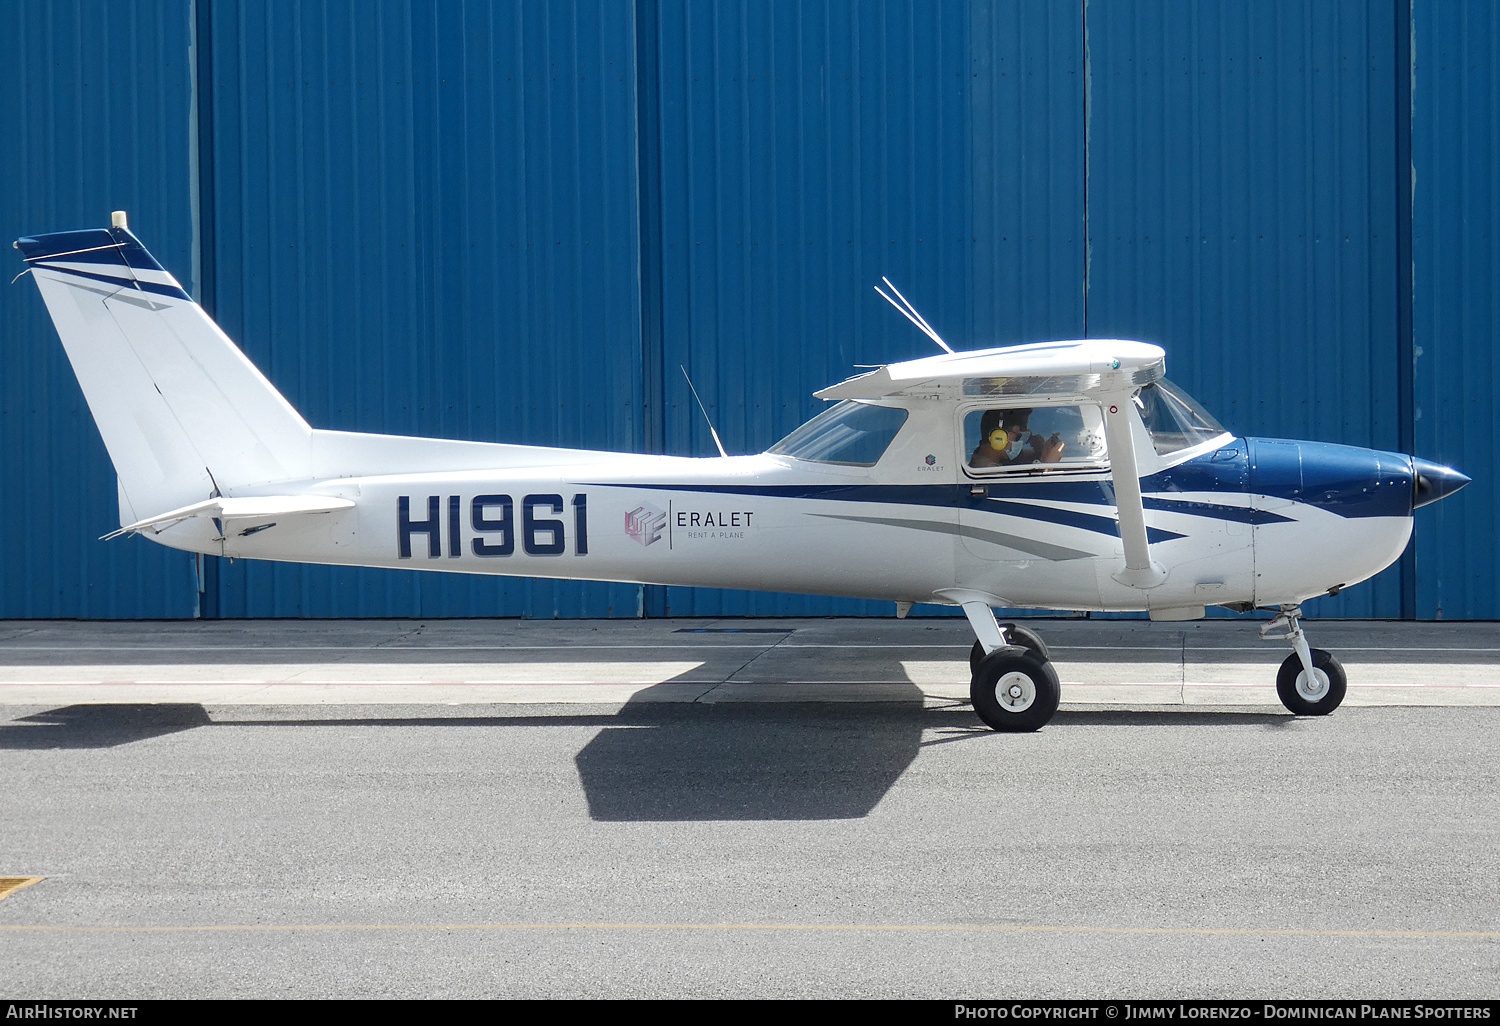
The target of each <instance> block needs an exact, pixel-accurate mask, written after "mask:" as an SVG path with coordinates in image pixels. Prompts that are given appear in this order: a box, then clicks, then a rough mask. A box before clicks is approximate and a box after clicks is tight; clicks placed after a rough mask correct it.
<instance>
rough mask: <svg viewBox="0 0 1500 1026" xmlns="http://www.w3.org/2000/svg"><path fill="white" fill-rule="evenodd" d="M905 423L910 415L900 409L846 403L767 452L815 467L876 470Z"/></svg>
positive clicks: (803, 426) (818, 417)
mask: <svg viewBox="0 0 1500 1026" xmlns="http://www.w3.org/2000/svg"><path fill="white" fill-rule="evenodd" d="M904 423H906V411H905V410H903V409H901V408H900V407H896V406H875V405H874V404H872V403H861V402H856V401H854V400H852V399H845V400H844V401H843V402H841V403H839V404H838V405H837V406H834V407H833V408H832V409H828V410H824V411H823V412H822V413H820V414H818V415H817V416H816V417H814V418H813V419H812V420H810V421H808V422H807V423H806V424H803V425H802V426H801V427H799V428H798V429H797V430H795V431H793V432H792V433H791V434H789V435H787V436H786V437H785V438H783V439H782V440H781V441H779V442H777V443H776V444H775V445H773V446H771V448H769V449H767V450H766V451H767V452H768V453H772V454H774V455H777V456H790V457H792V458H793V459H798V460H810V461H812V462H814V463H842V464H844V465H846V466H853V467H873V466H874V465H875V464H877V463H879V462H880V457H881V456H882V455H884V454H885V451H886V449H888V448H889V447H890V444H891V442H892V441H894V440H895V438H896V433H897V432H898V431H900V430H901V425H902V424H904Z"/></svg>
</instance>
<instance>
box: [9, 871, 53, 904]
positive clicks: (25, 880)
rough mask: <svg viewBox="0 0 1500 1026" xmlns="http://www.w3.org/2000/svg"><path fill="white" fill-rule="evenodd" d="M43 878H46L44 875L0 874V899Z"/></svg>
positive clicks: (39, 881)
mask: <svg viewBox="0 0 1500 1026" xmlns="http://www.w3.org/2000/svg"><path fill="white" fill-rule="evenodd" d="M45 879H47V878H46V877H45V876H0V901H3V900H5V899H6V898H8V897H10V896H11V895H12V894H14V893H16V892H17V891H19V890H20V889H21V888H22V887H30V886H31V885H32V884H34V883H41V882H42V881H43V880H45Z"/></svg>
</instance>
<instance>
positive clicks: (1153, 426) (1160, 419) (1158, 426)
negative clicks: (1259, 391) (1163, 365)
mask: <svg viewBox="0 0 1500 1026" xmlns="http://www.w3.org/2000/svg"><path fill="white" fill-rule="evenodd" d="M1136 405H1137V406H1139V407H1140V411H1141V421H1142V423H1144V424H1145V425H1146V432H1147V433H1148V434H1149V435H1150V436H1151V444H1152V445H1153V446H1155V447H1156V453H1157V455H1159V456H1167V455H1169V454H1171V453H1174V452H1180V451H1181V450H1183V449H1191V448H1192V447H1193V446H1195V445H1198V444H1200V443H1202V442H1206V441H1208V440H1209V439H1211V438H1216V437H1218V436H1219V435H1222V434H1223V433H1224V425H1222V424H1220V423H1219V422H1218V421H1217V420H1215V419H1214V418H1213V414H1211V413H1209V412H1208V411H1207V410H1205V409H1204V408H1203V407H1202V406H1199V405H1198V403H1197V401H1196V400H1194V399H1193V398H1192V396H1190V395H1188V394H1187V393H1186V392H1184V391H1183V390H1182V389H1180V388H1178V387H1177V386H1176V385H1174V384H1172V383H1171V382H1170V381H1166V380H1162V381H1157V382H1155V383H1153V384H1150V385H1147V386H1146V387H1145V388H1143V389H1141V391H1140V394H1139V395H1138V396H1137V397H1136Z"/></svg>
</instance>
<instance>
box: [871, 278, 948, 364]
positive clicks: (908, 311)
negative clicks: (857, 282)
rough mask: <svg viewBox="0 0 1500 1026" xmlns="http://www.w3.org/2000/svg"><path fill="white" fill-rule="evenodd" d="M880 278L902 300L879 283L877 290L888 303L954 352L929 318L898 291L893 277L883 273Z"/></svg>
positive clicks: (923, 332) (940, 345)
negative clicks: (890, 293) (888, 293)
mask: <svg viewBox="0 0 1500 1026" xmlns="http://www.w3.org/2000/svg"><path fill="white" fill-rule="evenodd" d="M880 280H881V281H883V282H885V285H886V288H888V289H890V290H891V291H892V292H895V293H896V298H897V299H899V300H901V302H899V303H898V302H896V300H895V299H892V298H891V297H890V296H887V295H886V294H885V291H884V290H883V289H882V288H881V287H880V286H879V285H876V286H875V291H876V292H879V293H880V295H881V297H882V298H884V299H885V301H886V302H887V303H889V304H891V305H892V306H894V307H895V308H896V309H897V310H900V311H901V313H902V315H903V316H905V317H906V319H907V320H909V321H911V322H912V323H913V324H915V325H916V326H917V328H918V329H919V330H920V331H921V332H922V334H924V335H926V336H927V337H928V338H930V339H932V340H933V341H934V342H936V343H937V344H938V346H939V347H940V348H941V349H942V350H943V352H945V353H951V352H953V350H952V349H950V348H949V347H948V343H946V342H944V341H943V340H942V339H941V338H939V337H938V333H937V332H935V331H933V330H932V325H930V324H928V323H927V320H926V319H925V318H924V317H923V316H922V315H921V314H919V313H917V308H916V307H914V306H912V305H911V303H909V302H907V299H906V297H905V296H903V295H902V294H901V293H900V292H899V291H897V289H896V286H894V285H892V284H891V279H889V278H887V277H885V276H884V275H881V277H880Z"/></svg>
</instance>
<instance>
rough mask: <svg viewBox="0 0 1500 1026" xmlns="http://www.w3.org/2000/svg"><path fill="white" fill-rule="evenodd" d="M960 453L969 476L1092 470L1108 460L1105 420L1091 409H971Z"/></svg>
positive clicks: (1087, 407) (1084, 407)
mask: <svg viewBox="0 0 1500 1026" xmlns="http://www.w3.org/2000/svg"><path fill="white" fill-rule="evenodd" d="M964 452H965V454H966V458H967V462H968V468H969V472H970V473H971V474H974V473H977V474H985V473H990V472H1000V471H1006V470H1011V469H1029V470H1031V471H1036V470H1039V469H1046V468H1047V467H1049V466H1056V467H1059V468H1065V467H1068V466H1074V467H1078V466H1095V465H1098V464H1100V463H1103V462H1104V461H1105V460H1106V459H1107V450H1106V446H1105V442H1104V416H1103V414H1102V413H1101V412H1100V410H1099V407H1097V406H1093V405H1083V406H1037V407H1004V408H995V409H977V410H970V411H969V412H968V414H967V415H965V417H964Z"/></svg>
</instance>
